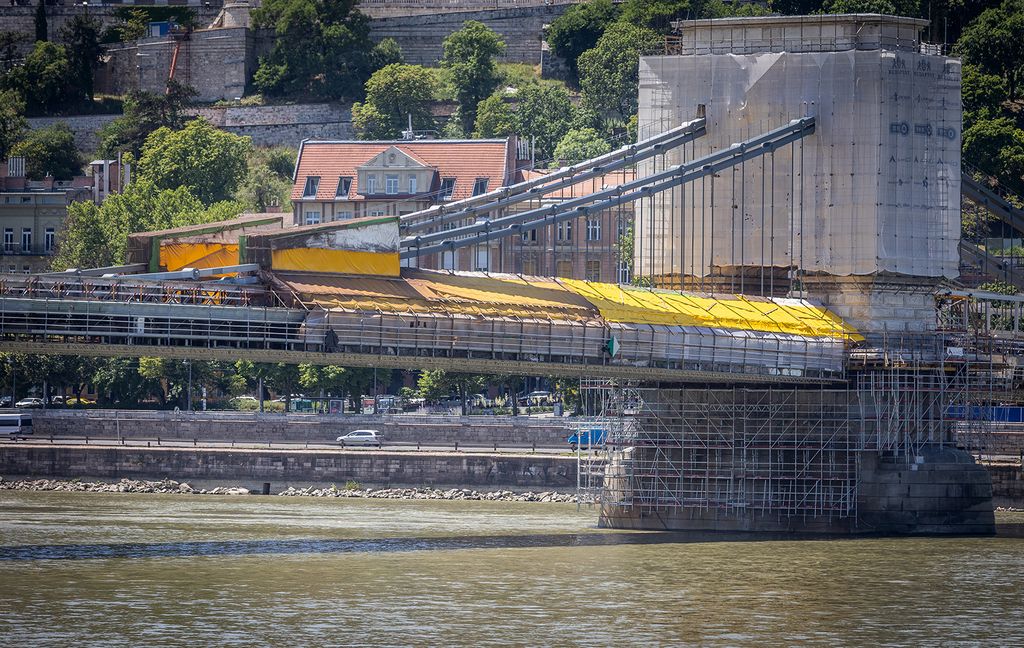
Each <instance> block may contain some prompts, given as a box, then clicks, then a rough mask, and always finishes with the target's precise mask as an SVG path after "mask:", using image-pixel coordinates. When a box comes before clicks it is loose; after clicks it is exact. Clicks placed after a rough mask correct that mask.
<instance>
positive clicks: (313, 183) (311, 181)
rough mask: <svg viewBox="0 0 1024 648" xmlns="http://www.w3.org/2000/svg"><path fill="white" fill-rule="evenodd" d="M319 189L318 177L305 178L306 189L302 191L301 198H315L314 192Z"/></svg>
mask: <svg viewBox="0 0 1024 648" xmlns="http://www.w3.org/2000/svg"><path fill="white" fill-rule="evenodd" d="M319 188H320V176H306V187H305V188H304V189H303V190H302V197H303V198H316V190H317V189H319Z"/></svg>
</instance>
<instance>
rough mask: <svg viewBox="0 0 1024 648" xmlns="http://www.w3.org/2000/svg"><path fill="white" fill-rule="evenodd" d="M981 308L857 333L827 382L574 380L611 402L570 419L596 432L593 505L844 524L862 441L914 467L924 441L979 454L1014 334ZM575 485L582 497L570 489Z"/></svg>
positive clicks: (1006, 384)
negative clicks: (602, 434)
mask: <svg viewBox="0 0 1024 648" xmlns="http://www.w3.org/2000/svg"><path fill="white" fill-rule="evenodd" d="M1003 306H1004V309H1003V310H1006V311H1010V310H1013V312H1016V313H1019V312H1020V310H1021V308H1020V303H1019V302H1018V303H1014V304H1011V303H1010V302H1007V303H1005V304H1003ZM1011 306H1012V308H1011ZM953 311H955V312H953ZM991 311H992V303H991V302H989V303H986V302H985V301H984V300H979V299H977V298H957V299H955V300H953V301H952V302H950V300H948V299H946V298H944V297H940V298H939V303H938V307H937V314H938V315H939V324H940V330H937V331H935V332H928V333H920V334H903V335H895V336H889V335H880V336H878V337H877V338H874V339H869V340H867V341H866V342H865V343H864V344H863V345H861V346H860V347H858V348H857V349H855V350H854V351H853V352H851V353H850V355H849V358H848V363H847V366H846V373H845V381H844V383H843V384H842V386H841V387H838V388H837V387H836V386H835V385H816V386H809V385H808V386H796V385H794V386H778V387H774V386H773V387H756V386H754V387H740V386H730V387H726V386H724V385H703V386H698V385H688V386H679V385H674V386H673V385H659V386H654V387H652V386H648V387H644V388H637V387H635V386H620V385H616V384H613V383H610V382H607V381H605V382H601V381H595V382H592V383H583V382H581V389H582V390H584V391H587V390H590V391H592V392H594V393H593V394H592V395H589V396H587V397H586V398H588V399H591V400H594V401H599V402H606V403H612V404H620V405H618V406H617V407H616V406H615V405H612V406H611V407H610V408H609V409H608V410H607V412H608V413H614V414H615V416H605V417H604V418H600V417H595V418H594V419H592V420H588V421H585V422H582V423H581V424H580V426H581V427H586V426H597V425H600V426H604V429H606V430H608V438H607V444H606V471H605V477H604V481H603V490H602V492H601V496H600V501H601V503H602V506H603V510H605V511H607V510H617V511H619V512H620V513H621V514H622V515H627V516H628V515H633V516H639V517H654V516H657V517H659V518H676V519H678V518H680V517H681V518H683V519H699V520H710V519H714V520H732V521H733V523H734V526H733V527H731V528H745V527H746V526H748V525H752V524H753V523H754V522H755V521H756V520H758V519H763V518H765V517H768V518H773V519H775V520H779V521H784V523H785V524H793V523H794V522H796V523H799V522H801V521H802V522H805V523H807V522H811V523H818V524H821V525H826V524H828V525H831V524H833V523H836V522H838V523H844V522H845V523H849V524H854V523H855V520H856V517H857V502H858V492H859V479H860V477H859V473H858V470H859V467H860V465H861V461H862V454H863V453H870V454H872V455H874V456H876V457H878V458H879V460H881V461H883V462H886V463H889V464H895V465H904V466H908V467H910V469H911V470H913V467H911V466H912V465H913V464H915V463H918V462H920V460H921V456H922V454H923V453H924V448H925V447H926V446H931V447H935V446H950V447H959V448H963V449H966V450H968V451H970V452H972V453H974V454H976V455H979V454H982V453H985V452H986V450H987V448H988V447H989V446H990V444H991V443H992V441H991V439H992V435H991V432H992V424H993V419H994V418H997V417H998V407H996V404H998V403H1000V402H1004V401H1005V400H1006V399H1007V398H1010V397H1011V395H1012V393H1013V385H1014V376H1015V375H1017V374H1019V371H1018V370H1017V368H1016V366H1015V365H1014V364H1013V363H1012V361H1011V358H1013V357H1014V356H1017V357H1019V355H1020V351H1021V349H1019V348H1018V347H1019V346H1020V344H1021V343H1020V342H1016V341H1011V340H1010V339H1008V338H1000V337H999V336H998V335H996V334H994V332H993V330H992V329H991V326H990V325H991V323H992V322H995V323H996V324H998V325H1001V326H1003V327H1007V328H1012V327H1014V326H1017V324H1016V322H1015V320H1013V319H1011V318H1010V317H1009V316H1007V315H1004V314H999V315H992V314H991ZM986 312H988V313H989V315H988V317H982V316H981V314H982V313H986ZM943 324H944V325H945V327H946V328H944V329H943V328H942V327H941V325H943ZM993 412H996V414H995V415H993ZM581 456H582V455H581ZM586 468H587V466H585V465H584V464H581V469H586ZM586 480H587V478H586V477H584V478H582V481H583V482H584V483H590V482H587V481H586ZM581 497H582V498H593V497H594V496H593V494H592V493H590V492H588V491H587V489H586V488H583V489H581ZM584 501H589V500H586V499H585V500H584Z"/></svg>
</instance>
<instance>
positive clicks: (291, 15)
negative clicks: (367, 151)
mask: <svg viewBox="0 0 1024 648" xmlns="http://www.w3.org/2000/svg"><path fill="white" fill-rule="evenodd" d="M355 4H356V2H355V1H354V0H265V1H264V2H263V3H262V5H261V6H260V7H259V8H258V9H255V10H254V11H253V12H252V17H253V22H254V24H255V26H256V27H262V28H273V29H274V30H275V40H274V46H273V49H272V50H271V52H270V54H269V55H267V56H266V57H263V58H261V59H260V65H259V68H258V69H257V70H256V74H255V76H254V78H253V83H254V84H255V85H256V87H257V88H259V90H260V91H261V92H263V93H264V94H266V95H268V96H290V97H291V96H305V97H313V98H329V99H340V98H342V97H356V96H358V95H359V94H360V91H361V89H362V85H363V83H364V82H365V81H366V79H367V77H369V75H370V72H371V71H372V69H371V66H372V63H373V54H374V48H373V43H372V42H371V41H370V36H369V34H370V29H369V22H368V19H367V18H366V16H365V15H363V14H361V13H360V12H359V11H357V10H356V9H355Z"/></svg>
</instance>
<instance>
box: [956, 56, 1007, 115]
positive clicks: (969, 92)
mask: <svg viewBox="0 0 1024 648" xmlns="http://www.w3.org/2000/svg"><path fill="white" fill-rule="evenodd" d="M961 95H962V96H963V104H964V128H970V127H971V126H972V125H973V124H974V123H975V122H977V121H978V120H982V119H994V118H996V117H998V116H999V115H1000V113H1001V112H1002V104H1003V102H1005V101H1006V96H1007V95H1006V81H1005V80H1004V79H1003V78H1002V77H1000V76H996V75H995V74H984V73H983V72H981V71H980V70H978V68H976V67H974V66H973V65H965V66H963V74H962V80H961Z"/></svg>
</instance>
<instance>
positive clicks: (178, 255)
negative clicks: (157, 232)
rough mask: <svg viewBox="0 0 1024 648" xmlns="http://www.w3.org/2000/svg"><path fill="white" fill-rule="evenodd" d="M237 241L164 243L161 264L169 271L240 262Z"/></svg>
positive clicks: (218, 266) (216, 266)
mask: <svg viewBox="0 0 1024 648" xmlns="http://www.w3.org/2000/svg"><path fill="white" fill-rule="evenodd" d="M238 262H239V261H238V244H237V243H164V244H163V245H161V246H160V265H161V266H163V267H164V268H166V269H167V270H168V271H169V272H173V271H174V270H181V269H182V268H221V267H224V266H230V265H237V264H238Z"/></svg>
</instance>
